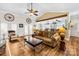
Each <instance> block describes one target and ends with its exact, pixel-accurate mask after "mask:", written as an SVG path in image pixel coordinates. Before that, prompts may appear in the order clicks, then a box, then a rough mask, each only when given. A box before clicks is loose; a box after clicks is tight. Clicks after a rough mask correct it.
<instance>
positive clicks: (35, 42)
mask: <svg viewBox="0 0 79 59" xmlns="http://www.w3.org/2000/svg"><path fill="white" fill-rule="evenodd" d="M26 42H27V43H28V44H29V45H31V46H32V47H33V51H34V55H35V47H36V46H38V45H40V44H41V43H42V42H43V40H41V39H37V38H33V37H31V36H30V37H28V40H26Z"/></svg>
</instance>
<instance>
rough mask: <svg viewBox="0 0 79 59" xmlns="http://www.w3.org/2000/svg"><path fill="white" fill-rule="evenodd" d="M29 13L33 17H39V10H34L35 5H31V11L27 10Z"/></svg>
mask: <svg viewBox="0 0 79 59" xmlns="http://www.w3.org/2000/svg"><path fill="white" fill-rule="evenodd" d="M27 11H28V12H27V13H29V14H30V16H32V15H35V16H38V14H37V13H38V10H35V9H34V8H33V3H30V8H29V9H27Z"/></svg>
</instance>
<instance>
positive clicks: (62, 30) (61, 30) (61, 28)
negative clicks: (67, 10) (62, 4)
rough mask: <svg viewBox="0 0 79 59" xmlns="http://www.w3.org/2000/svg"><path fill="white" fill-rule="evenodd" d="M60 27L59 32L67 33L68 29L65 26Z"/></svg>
mask: <svg viewBox="0 0 79 59" xmlns="http://www.w3.org/2000/svg"><path fill="white" fill-rule="evenodd" d="M58 29H59V31H58V32H59V33H65V31H66V30H65V28H64V27H59V28H58Z"/></svg>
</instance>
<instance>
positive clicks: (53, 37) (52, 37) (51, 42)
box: [34, 30, 61, 47]
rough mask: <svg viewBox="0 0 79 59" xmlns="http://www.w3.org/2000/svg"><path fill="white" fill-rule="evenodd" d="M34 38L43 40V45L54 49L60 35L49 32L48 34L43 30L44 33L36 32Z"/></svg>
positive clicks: (58, 42)
mask: <svg viewBox="0 0 79 59" xmlns="http://www.w3.org/2000/svg"><path fill="white" fill-rule="evenodd" d="M39 33H40V34H39ZM48 34H49V35H48ZM34 37H35V38H39V39H41V40H43V43H44V44H46V45H48V46H51V47H55V46H57V45H59V44H60V40H61V38H60V35H59V34H58V33H56V32H55V33H54V32H51V31H49V32H48V31H47V30H45V31H39V30H38V33H37V32H36V33H35V36H34Z"/></svg>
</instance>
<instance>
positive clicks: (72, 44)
mask: <svg viewBox="0 0 79 59" xmlns="http://www.w3.org/2000/svg"><path fill="white" fill-rule="evenodd" d="M4 55H6V56H34V55H35V56H79V38H78V37H71V38H70V41H67V42H66V50H65V51H64V52H63V51H59V49H58V47H55V48H51V47H49V46H47V45H45V44H43V43H42V44H40V45H38V46H37V47H35V52H34V50H33V48H31V46H30V45H28V44H27V43H26V45H24V41H19V42H16V43H10V42H9V41H8V40H7V41H6V53H5V54H4Z"/></svg>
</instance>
